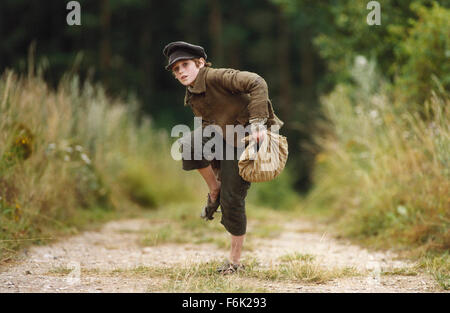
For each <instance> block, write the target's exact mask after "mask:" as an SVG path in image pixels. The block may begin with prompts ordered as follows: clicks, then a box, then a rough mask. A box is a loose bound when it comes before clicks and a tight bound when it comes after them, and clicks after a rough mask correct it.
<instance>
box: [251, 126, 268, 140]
mask: <svg viewBox="0 0 450 313" xmlns="http://www.w3.org/2000/svg"><path fill="white" fill-rule="evenodd" d="M266 135H267V130H266V129H261V130H258V131H256V132H254V133H252V139H253V140H256V142H262V141H263V140H264V138H266Z"/></svg>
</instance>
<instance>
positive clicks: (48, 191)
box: [0, 71, 206, 263]
mask: <svg viewBox="0 0 450 313" xmlns="http://www.w3.org/2000/svg"><path fill="white" fill-rule="evenodd" d="M37 72H41V71H37ZM0 94H1V95H2V96H1V97H0V263H2V262H5V261H7V260H10V259H11V258H12V257H14V255H15V254H16V253H17V251H18V250H20V249H21V248H23V247H25V246H27V245H29V244H40V243H49V242H50V240H51V239H49V238H60V237H61V236H63V235H65V234H74V233H77V232H78V231H80V230H82V229H86V228H87V227H90V225H91V224H92V225H98V224H99V223H102V222H105V221H107V220H111V219H114V218H121V217H126V216H130V215H133V214H136V212H138V211H141V212H142V210H158V209H159V207H161V206H162V205H167V204H170V203H177V202H178V203H179V202H182V201H191V202H192V201H199V200H200V199H199V197H200V193H199V191H202V190H205V189H206V187H205V186H203V184H202V182H201V180H200V179H199V177H197V176H195V175H192V174H193V173H189V174H187V173H186V172H184V171H183V170H182V169H181V164H180V162H176V161H174V160H173V159H172V158H171V157H170V155H171V154H170V151H171V144H172V141H173V139H172V138H170V137H169V134H168V133H167V132H165V131H160V130H156V129H154V127H153V125H152V123H151V122H150V120H149V119H148V118H140V116H139V115H138V110H137V108H138V106H139V104H138V103H137V102H136V101H135V100H132V99H118V98H115V99H112V98H110V97H108V96H107V95H106V94H105V92H104V89H103V88H102V87H101V86H100V85H94V84H92V83H90V82H85V83H84V84H81V83H80V80H79V78H78V77H77V76H66V77H65V78H64V79H62V80H61V82H60V84H59V85H58V87H57V88H56V89H52V88H49V86H47V84H46V83H45V81H44V79H43V78H42V77H41V76H28V77H20V76H18V75H17V74H16V73H14V72H11V71H7V72H5V73H3V74H2V76H1V77H0ZM162 177H170V178H171V179H161V178H162ZM205 191H206V190H205ZM199 203H200V201H199ZM163 237H164V236H163ZM158 240H159V239H158Z"/></svg>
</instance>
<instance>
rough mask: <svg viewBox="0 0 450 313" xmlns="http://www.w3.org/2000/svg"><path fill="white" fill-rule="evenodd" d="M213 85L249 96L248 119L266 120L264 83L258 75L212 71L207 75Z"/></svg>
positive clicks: (265, 90)
mask: <svg viewBox="0 0 450 313" xmlns="http://www.w3.org/2000/svg"><path fill="white" fill-rule="evenodd" d="M208 76H209V77H208V79H210V80H211V81H212V82H213V83H218V84H221V85H222V86H223V88H225V89H226V90H228V91H230V92H231V93H235V94H237V93H246V94H249V95H250V102H249V104H248V111H249V115H250V119H254V118H268V117H269V111H268V106H267V101H268V98H269V95H268V87H267V83H266V81H265V80H264V79H263V78H262V77H261V76H259V75H258V74H255V73H251V72H246V71H238V70H234V69H214V71H210V74H209V75H208Z"/></svg>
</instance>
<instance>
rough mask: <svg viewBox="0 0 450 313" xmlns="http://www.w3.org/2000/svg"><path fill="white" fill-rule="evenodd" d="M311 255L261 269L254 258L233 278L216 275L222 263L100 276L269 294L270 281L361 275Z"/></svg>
mask: <svg viewBox="0 0 450 313" xmlns="http://www.w3.org/2000/svg"><path fill="white" fill-rule="evenodd" d="M313 258H314V257H313V256H310V255H303V256H301V257H299V255H287V256H283V257H282V258H281V259H282V260H284V261H283V262H282V263H281V264H280V265H278V266H273V267H272V268H269V269H266V268H260V266H259V264H258V262H257V261H256V260H254V259H249V260H244V262H243V263H244V264H245V266H246V268H245V269H244V270H243V271H240V272H238V273H236V274H233V275H225V276H224V275H221V274H219V273H217V272H216V269H217V267H218V266H219V265H220V264H221V262H222V261H221V260H214V261H210V262H203V263H196V264H190V265H175V266H172V267H149V266H139V267H135V268H131V269H116V270H112V271H103V272H100V273H97V274H99V275H113V276H121V277H135V278H141V279H142V278H149V279H151V278H161V279H163V281H164V283H163V284H162V285H161V287H160V290H158V291H164V292H271V290H270V289H266V288H264V287H261V286H262V285H263V284H264V283H267V282H269V281H274V282H280V283H282V282H302V283H311V284H324V283H327V282H329V281H331V280H333V279H337V278H342V277H351V276H357V275H360V273H358V272H357V271H356V270H355V269H354V268H343V269H338V268H334V269H324V268H322V267H320V266H319V265H317V264H315V263H314V262H313V261H312V259H313Z"/></svg>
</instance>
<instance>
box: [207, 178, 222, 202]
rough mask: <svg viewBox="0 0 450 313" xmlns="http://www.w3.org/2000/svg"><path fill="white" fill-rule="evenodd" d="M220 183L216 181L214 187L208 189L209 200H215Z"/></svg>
mask: <svg viewBox="0 0 450 313" xmlns="http://www.w3.org/2000/svg"><path fill="white" fill-rule="evenodd" d="M220 185H221V183H220V182H217V186H216V188H214V189H212V190H210V191H209V197H210V198H211V201H212V202H214V201H216V199H217V196H218V195H219V193H220Z"/></svg>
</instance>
